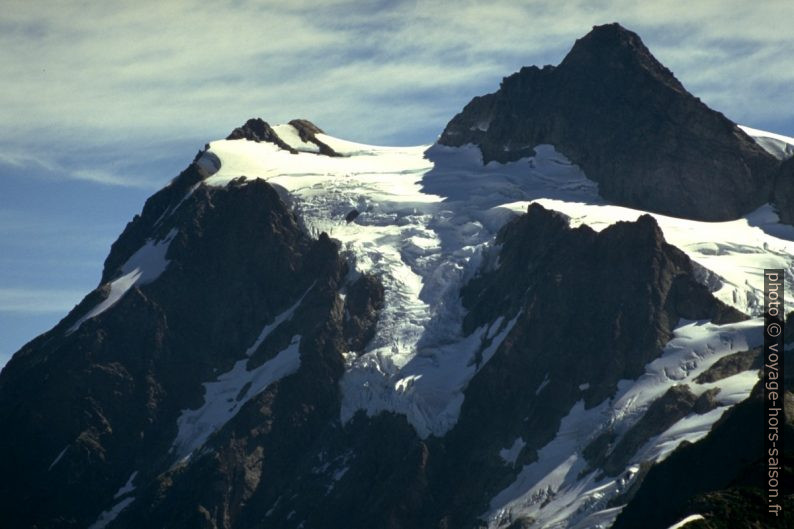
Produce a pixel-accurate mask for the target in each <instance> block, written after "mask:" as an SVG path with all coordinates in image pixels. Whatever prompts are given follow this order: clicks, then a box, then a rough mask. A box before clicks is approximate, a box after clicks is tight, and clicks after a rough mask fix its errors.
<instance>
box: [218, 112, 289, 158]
mask: <svg viewBox="0 0 794 529" xmlns="http://www.w3.org/2000/svg"><path fill="white" fill-rule="evenodd" d="M226 139H227V140H249V141H256V142H261V141H268V142H270V143H275V144H276V145H278V146H279V147H281V148H282V149H284V150H285V151H289V152H291V153H293V154H298V151H297V149H295V148H293V147H291V146H290V145H288V144H287V143H285V142H284V140H282V139H281V138H280V137H279V135H278V134H276V131H275V130H273V127H271V126H270V124H269V123H268V122H267V121H264V120H263V119H262V118H251V119H249V120H248V121H246V122H245V125H243V126H242V127H237V128H236V129H234V130H233V131H232V132H231V134H229V135H228V136H226Z"/></svg>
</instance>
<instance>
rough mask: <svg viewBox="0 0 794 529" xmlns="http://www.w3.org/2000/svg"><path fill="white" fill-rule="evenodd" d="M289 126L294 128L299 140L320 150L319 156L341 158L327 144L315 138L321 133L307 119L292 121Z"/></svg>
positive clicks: (318, 128)
mask: <svg viewBox="0 0 794 529" xmlns="http://www.w3.org/2000/svg"><path fill="white" fill-rule="evenodd" d="M289 124H290V125H292V126H293V127H295V129H296V130H297V131H298V135H299V136H300V139H301V140H303V141H305V142H307V143H313V144H315V145H316V146H317V147H318V148H319V149H320V154H324V155H325V156H341V154H339V153H338V152H336V151H335V150H333V149H332V148H331V147H330V146H329V145H328V144H327V143H325V142H323V141H322V140H320V139H319V138H318V137H317V135H318V134H323V131H322V129H321V128H320V127H318V126H317V125H315V124H314V123H312V122H311V121H309V120H308V119H293V120H292V121H290V122H289Z"/></svg>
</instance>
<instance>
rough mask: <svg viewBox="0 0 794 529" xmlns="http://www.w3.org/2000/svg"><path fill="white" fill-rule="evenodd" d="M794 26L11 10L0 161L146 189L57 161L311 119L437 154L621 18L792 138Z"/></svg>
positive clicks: (665, 5) (269, 6) (784, 8)
mask: <svg viewBox="0 0 794 529" xmlns="http://www.w3.org/2000/svg"><path fill="white" fill-rule="evenodd" d="M792 19H794V4H793V3H791V2H788V1H787V0H780V1H776V0H770V1H765V2H763V3H758V2H756V3H747V2H744V1H739V0H729V1H708V0H702V1H698V2H692V1H691V0H666V1H664V2H657V3H656V4H649V3H639V4H638V3H636V2H630V1H628V0H601V1H598V0H596V1H592V0H588V1H584V0H580V1H575V2H564V3H561V2H538V1H528V2H515V1H512V0H510V1H507V0H505V1H501V2H492V3H489V4H483V3H481V2H472V1H464V2H455V3H444V2H427V1H410V2H407V1H403V2H383V1H381V2H374V3H369V4H364V3H361V2H354V1H333V2H303V1H301V2H268V1H265V2H247V1H238V2H234V3H233V4H232V5H231V6H230V7H225V8H219V7H217V5H216V4H211V3H207V2H199V1H183V2H167V3H166V2H145V1H144V2H136V3H131V4H127V5H126V7H124V8H121V9H119V6H118V5H110V4H107V3H103V2H79V3H78V2H75V3H68V4H67V3H63V4H50V5H48V7H47V9H41V8H40V7H37V6H36V5H35V3H31V2H22V1H16V2H10V3H8V2H7V3H6V5H5V6H4V14H3V20H2V22H0V49H3V50H4V51H3V53H2V54H0V68H1V69H2V71H3V74H4V79H5V82H4V83H2V85H0V120H2V122H3V123H4V125H5V126H4V127H3V130H2V131H0V156H3V157H5V158H8V157H9V155H8V154H5V151H8V150H9V149H10V147H11V146H14V147H15V148H21V149H25V150H29V149H34V150H36V151H38V152H47V153H49V154H50V156H49V158H48V159H47V160H45V161H44V162H43V163H46V164H50V165H52V164H56V165H58V164H60V165H58V167H59V168H62V169H65V170H64V171H62V177H65V178H73V179H83V180H90V181H93V182H97V183H102V184H109V185H133V186H141V185H151V182H149V183H147V184H142V183H141V181H140V180H131V175H128V174H124V173H123V172H118V171H114V170H112V167H110V165H109V164H108V163H105V162H100V161H96V162H95V164H94V165H93V166H80V167H77V168H75V166H73V165H72V164H71V163H69V164H65V163H64V162H63V159H64V157H66V156H67V154H68V152H69V149H70V148H72V146H73V145H81V146H83V147H85V146H91V147H92V148H94V149H95V150H98V151H102V150H103V151H106V152H110V151H112V152H114V153H116V156H119V157H123V156H132V155H137V153H138V148H139V146H140V145H141V144H147V145H151V144H152V143H156V142H160V141H167V140H172V139H174V138H176V137H181V138H186V139H190V140H191V141H195V142H201V143H203V142H204V141H207V140H210V139H213V138H217V137H219V136H221V135H223V134H225V133H227V132H228V131H229V130H231V129H232V128H233V127H235V126H237V125H238V124H239V123H241V122H242V121H244V120H245V119H246V118H248V117H250V116H252V115H259V116H262V117H264V118H265V119H268V120H271V121H276V122H278V121H286V120H289V119H292V118H294V117H299V116H300V117H307V118H310V119H313V120H315V121H316V122H317V123H319V124H320V125H321V126H323V127H324V128H326V130H328V131H329V132H331V133H334V134H336V135H339V136H343V137H349V138H351V139H357V140H361V141H369V142H376V143H411V142H416V143H421V142H427V141H432V140H433V137H434V134H437V133H438V132H440V131H441V129H442V128H443V126H444V124H445V123H446V121H447V120H448V119H449V118H451V117H452V115H454V114H455V112H457V111H458V110H459V109H460V108H461V107H462V105H463V104H465V103H466V102H467V101H468V100H469V99H470V98H471V97H473V96H474V95H478V94H480V93H483V92H486V91H492V90H494V89H495V88H496V87H497V86H498V81H499V79H500V78H501V77H502V76H504V75H507V74H509V73H511V72H512V71H514V70H516V69H517V68H519V67H520V66H522V65H526V64H536V63H541V64H542V63H556V62H557V61H559V60H560V59H561V58H562V56H563V55H564V53H565V52H566V51H567V50H568V49H569V48H570V45H571V44H572V42H573V40H574V39H575V38H577V37H580V36H582V35H583V34H584V33H586V32H587V31H588V30H589V28H590V27H591V26H592V25H594V24H599V23H604V22H609V21H613V20H618V21H621V22H622V23H624V24H625V25H627V26H628V27H630V28H632V29H635V30H636V31H638V32H639V33H640V34H641V36H643V38H644V39H645V40H646V42H647V43H648V44H649V46H650V48H651V50H652V51H653V52H654V53H655V54H656V55H657V56H658V57H659V58H660V59H661V60H662V61H663V62H665V63H666V64H667V65H668V66H670V67H671V69H673V71H674V72H675V73H676V74H677V75H678V77H679V78H680V79H681V80H682V81H683V82H684V84H685V85H686V86H687V87H688V88H690V90H692V91H693V92H695V93H696V95H699V96H700V97H702V98H703V99H704V100H705V101H706V102H707V103H709V104H711V105H712V106H715V107H717V108H718V109H719V110H721V111H723V112H724V113H726V114H727V115H728V116H729V117H732V118H733V119H736V120H738V121H742V122H746V123H748V124H750V125H757V126H758V125H760V126H763V125H765V124H780V125H781V126H790V127H794V107H792V106H791V105H790V89H791V86H793V85H794V55H793V54H791V53H789V51H790V50H791V49H794V32H792V31H790V29H789V27H788V24H789V23H790V21H791V20H792ZM782 132H786V133H789V134H791V133H794V130H782ZM190 154H192V153H186V155H185V157H186V159H187V158H188V156H189V155H190ZM30 158H31V156H28V158H27V159H26V158H25V157H24V156H22V157H20V156H19V155H17V156H16V158H14V159H15V160H17V162H20V161H21V162H20V163H22V162H25V161H27V162H30V161H31V160H30Z"/></svg>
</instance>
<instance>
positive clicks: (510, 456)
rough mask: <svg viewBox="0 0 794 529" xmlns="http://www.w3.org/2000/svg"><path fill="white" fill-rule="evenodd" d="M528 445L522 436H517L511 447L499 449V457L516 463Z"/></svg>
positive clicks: (510, 462)
mask: <svg viewBox="0 0 794 529" xmlns="http://www.w3.org/2000/svg"><path fill="white" fill-rule="evenodd" d="M526 445H527V443H526V441H524V440H523V439H522V438H521V437H517V438H516V440H515V441H513V444H512V445H510V448H503V449H501V450H499V457H501V458H502V461H504V462H505V463H507V464H508V465H514V464H515V462H516V460H517V459H518V456H519V455H520V454H521V450H523V449H524V447H525V446H526Z"/></svg>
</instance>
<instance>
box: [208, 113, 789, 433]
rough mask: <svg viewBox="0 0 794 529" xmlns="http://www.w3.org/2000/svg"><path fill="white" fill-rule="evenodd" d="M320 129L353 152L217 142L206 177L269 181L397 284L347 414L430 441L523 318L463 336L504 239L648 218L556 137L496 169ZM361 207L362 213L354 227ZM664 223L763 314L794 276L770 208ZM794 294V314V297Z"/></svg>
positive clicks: (353, 372)
mask: <svg viewBox="0 0 794 529" xmlns="http://www.w3.org/2000/svg"><path fill="white" fill-rule="evenodd" d="M277 127H280V128H276V129H275V130H278V131H282V132H283V133H284V139H285V141H287V143H289V144H290V145H292V146H295V147H296V148H299V147H302V146H301V145H300V144H299V143H297V142H300V141H301V140H300V138H299V137H297V131H295V130H294V128H286V127H287V126H277ZM289 127H291V126H289ZM317 137H318V139H320V140H321V141H323V142H324V143H326V144H328V145H329V146H330V147H331V148H333V149H334V150H335V151H337V152H338V153H340V154H342V155H343V156H342V157H328V156H321V155H318V154H315V153H313V152H301V153H299V154H297V155H295V154H291V153H289V152H287V151H284V150H281V149H279V148H278V147H277V146H276V145H274V144H272V143H267V142H262V143H257V142H252V141H246V140H232V141H230V140H220V141H215V142H212V143H211V144H210V148H209V150H208V152H207V153H205V155H204V156H205V157H213V160H215V158H216V157H217V159H218V160H220V168H219V169H218V170H217V171H215V172H214V173H213V174H212V175H211V176H210V177H209V178H208V179H207V180H206V181H205V183H206V184H207V185H215V186H223V185H226V184H227V183H228V182H230V181H231V180H233V179H236V178H239V177H241V176H244V177H246V178H262V179H265V180H267V181H268V182H269V183H271V184H273V185H274V186H276V188H277V189H279V190H281V193H282V194H283V196H285V198H286V199H287V200H288V201H289V202H290V204H291V205H292V206H293V207H294V209H295V211H296V213H297V214H298V217H299V219H300V220H301V222H302V223H303V224H304V225H305V226H306V228H307V229H308V230H309V231H310V232H311V233H313V234H314V235H317V234H319V233H320V232H327V233H328V234H329V235H330V236H331V237H333V238H335V239H337V240H339V241H340V242H341V245H342V251H343V252H344V253H345V254H346V255H347V256H348V257H349V259H350V261H351V262H352V263H353V266H354V268H355V270H356V271H358V272H368V273H373V274H376V275H378V276H379V277H380V278H381V280H382V281H383V283H384V286H385V289H386V303H385V308H384V310H383V312H382V314H381V316H380V320H379V322H378V327H377V330H376V335H375V338H374V339H373V340H372V342H371V343H370V344H369V345H368V348H367V350H366V351H365V354H363V355H361V356H360V357H358V358H355V357H354V355H349V356H348V357H347V361H348V362H347V363H348V369H347V371H346V373H345V375H344V377H343V380H342V389H343V403H342V419H343V420H348V419H350V418H351V417H352V416H353V415H354V414H355V412H356V411H358V410H364V411H366V412H367V413H368V414H376V413H379V412H381V411H385V410H390V411H396V412H398V413H402V414H404V415H406V417H407V418H408V420H409V422H410V423H411V424H412V425H413V426H414V427H415V428H416V430H417V432H418V433H419V434H420V435H421V436H423V437H426V436H428V435H443V434H444V433H445V432H446V431H448V430H449V428H451V427H452V426H453V425H454V424H455V422H456V421H457V416H458V413H459V411H460V405H461V404H462V402H463V390H464V389H465V387H466V384H467V383H468V381H469V380H470V379H471V378H472V377H473V376H474V375H475V374H476V372H477V370H478V369H479V368H480V367H481V366H482V365H483V363H484V362H486V361H487V359H488V358H489V356H490V355H491V354H493V353H494V352H495V350H496V349H497V348H498V347H499V345H500V344H501V342H502V340H503V339H504V338H505V337H506V335H507V334H508V333H509V331H510V329H511V328H512V325H513V324H514V323H515V320H512V321H504V319H503V318H500V319H498V320H495V321H492V322H491V323H490V324H486V325H484V326H483V327H481V328H479V329H477V330H475V331H474V332H473V333H472V334H470V335H469V336H463V335H462V333H461V321H462V318H463V316H464V315H465V309H463V307H462V306H461V304H460V297H459V292H460V287H461V286H462V285H463V284H465V282H466V281H468V279H469V278H471V277H472V276H473V275H474V274H475V273H476V272H477V270H478V268H479V267H480V266H485V265H488V266H491V267H493V266H498V263H497V262H496V258H495V255H494V253H495V252H494V249H493V248H492V247H491V245H492V244H493V239H494V236H495V234H496V232H497V231H498V229H499V228H500V227H501V226H503V225H504V223H505V222H506V221H507V220H508V219H510V218H511V217H513V216H515V214H516V213H521V212H523V211H525V210H526V207H527V205H528V204H529V203H530V202H532V201H538V202H540V203H541V204H543V205H544V206H545V207H548V208H551V209H556V210H559V211H561V212H563V213H565V214H566V215H568V216H570V217H571V219H572V224H573V225H578V224H581V223H586V224H589V225H590V226H592V227H593V228H594V229H597V230H600V229H603V228H604V227H606V226H608V225H609V224H612V223H614V222H616V221H618V220H634V219H636V218H637V217H638V216H639V215H640V214H642V213H644V212H642V211H639V210H632V209H630V208H621V207H616V206H611V205H608V204H607V203H606V202H605V201H604V200H603V199H602V198H601V197H600V196H599V195H598V187H597V185H596V184H595V183H594V182H592V181H590V180H588V179H587V178H586V176H585V175H584V174H583V173H582V171H581V170H580V169H579V168H578V167H577V166H576V165H573V164H571V163H570V162H569V161H568V160H567V159H566V158H565V157H564V156H563V155H561V154H560V153H558V152H557V151H556V150H555V149H554V147H553V146H550V145H539V146H537V147H536V148H535V151H536V154H535V156H533V157H531V158H527V159H523V160H519V161H517V162H513V163H508V164H499V163H496V162H491V163H489V164H487V165H483V164H482V157H481V155H480V152H479V149H478V148H477V147H474V146H471V145H469V146H464V147H460V148H451V147H445V146H441V145H433V146H430V147H427V146H419V147H376V146H370V145H363V144H358V143H354V142H348V141H345V140H340V139H337V138H333V137H331V136H327V135H324V134H318V136H317ZM296 138H297V140H296ZM299 150H300V149H299ZM306 150H311V146H308V147H306ZM199 161H200V162H201V160H199ZM216 165H217V164H215V163H214V161H213V163H209V162H207V163H206V164H204V166H205V167H208V168H213V170H214V168H215V166H216ZM353 209H355V210H357V211H358V212H359V213H360V215H359V216H358V217H357V218H356V219H355V220H354V221H353V222H349V223H348V222H346V220H345V216H346V215H347V214H348V213H349V212H351V211H352V210H353ZM654 217H655V218H656V219H657V221H658V223H659V225H660V227H661V229H662V230H663V232H664V235H665V237H666V239H667V240H668V242H670V243H672V244H675V245H677V246H678V247H680V248H681V249H682V250H683V251H684V252H686V253H687V254H688V255H689V256H690V257H691V258H692V259H693V260H695V261H696V262H697V263H698V264H700V265H702V267H703V272H701V275H702V276H703V281H704V282H707V284H709V286H710V287H711V288H712V289H714V290H715V291H716V292H715V293H716V295H717V297H718V298H720V299H722V300H723V301H725V302H727V303H729V304H731V305H733V306H735V307H737V308H739V309H741V310H743V311H746V312H748V313H750V314H752V315H757V314H758V313H759V311H760V303H761V296H760V289H761V287H762V283H763V278H762V276H761V269H763V268H764V267H767V268H770V267H775V268H784V269H785V270H786V271H787V278H788V279H789V280H790V281H789V283H788V284H792V281H794V272H793V271H794V269H793V268H792V266H793V265H792V259H791V256H792V255H794V242H792V241H794V228H791V227H788V226H784V225H781V224H780V223H779V222H778V219H777V216H776V214H775V212H774V211H773V209H772V208H771V207H770V206H765V207H763V208H761V209H759V210H758V211H756V212H755V213H753V214H751V215H748V216H747V217H746V218H743V219H739V220H737V221H732V222H722V223H708V222H698V221H689V220H685V219H677V218H672V217H666V216H663V215H654ZM787 299H788V300H790V301H789V303H790V308H794V296H791V295H789V296H787ZM495 318H496V315H495ZM478 359H480V360H479V363H478V361H477V360H478ZM547 383H549V382H548V381H544V384H542V385H541V387H539V388H537V391H538V393H539V392H540V391H542V390H543V389H544V386H545V384H547ZM742 388H744V386H743V385H742ZM743 391H744V390H743V389H742V391H740V392H739V394H743Z"/></svg>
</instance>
